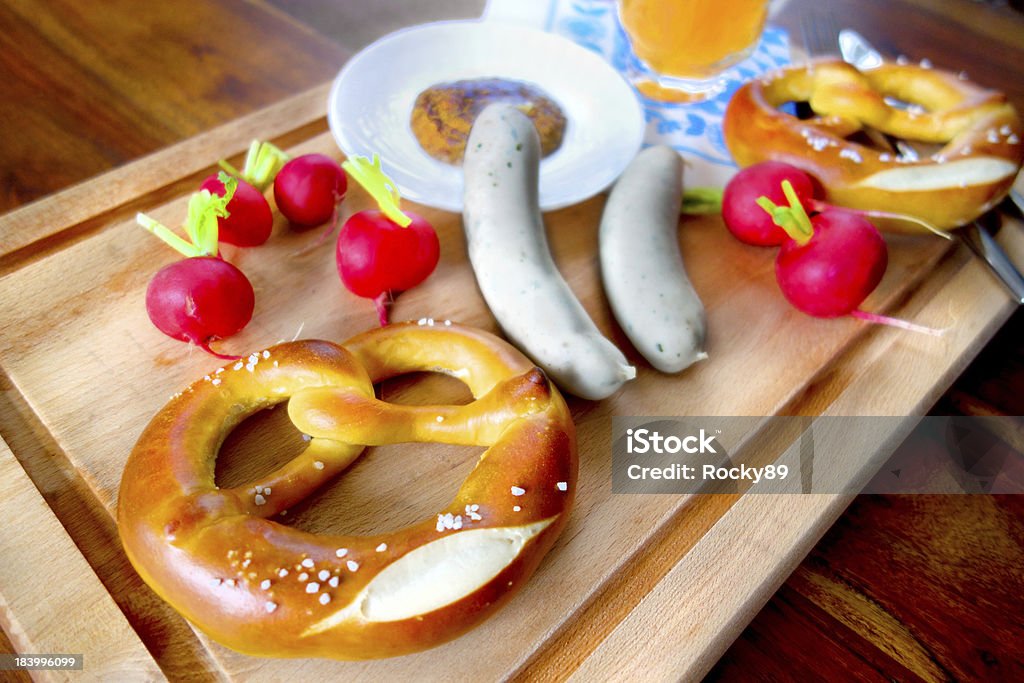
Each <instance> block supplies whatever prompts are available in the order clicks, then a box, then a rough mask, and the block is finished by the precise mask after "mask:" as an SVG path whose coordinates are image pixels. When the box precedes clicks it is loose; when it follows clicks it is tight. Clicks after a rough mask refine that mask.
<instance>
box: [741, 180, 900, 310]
mask: <svg viewBox="0 0 1024 683" xmlns="http://www.w3.org/2000/svg"><path fill="white" fill-rule="evenodd" d="M780 189H781V190H782V193H783V194H784V195H785V198H786V199H787V200H788V201H789V206H788V207H780V206H778V205H776V204H775V202H773V201H772V200H771V199H770V198H769V197H761V198H759V199H757V201H756V205H757V206H759V207H761V208H762V209H763V213H765V215H766V216H768V218H769V220H771V221H772V222H773V225H776V226H778V227H779V229H780V230H782V231H783V233H784V234H785V235H786V236H787V240H786V242H785V243H783V245H782V248H781V249H780V250H779V254H778V256H777V257H776V259H775V277H776V279H777V280H778V282H779V287H780V288H781V289H782V293H783V295H784V296H785V297H786V299H788V300H789V302H790V303H791V304H793V305H794V306H795V307H796V308H798V309H800V310H801V311H803V312H804V313H807V314H808V315H813V316H815V317H818V318H835V317H838V316H841V315H849V314H850V313H852V312H853V311H854V310H855V309H856V308H857V307H858V306H860V305H861V303H862V302H863V301H864V299H866V298H867V297H868V295H869V294H870V293H871V292H873V291H874V289H875V287H877V286H878V283H879V282H881V280H882V276H883V275H884V274H885V268H886V266H887V265H888V262H889V257H888V252H887V251H886V247H885V240H883V239H882V236H881V235H880V234H879V232H878V230H877V229H876V228H875V226H873V225H872V224H871V223H870V222H869V221H868V220H867V219H866V218H864V217H863V216H860V215H858V214H856V213H854V212H852V211H846V210H844V209H836V208H828V209H826V210H824V211H822V212H820V213H817V214H815V215H814V217H813V218H811V217H809V216H808V215H807V212H806V211H805V210H804V208H803V205H802V204H801V202H800V196H799V194H798V193H797V191H796V189H795V188H794V187H793V184H792V183H790V182H789V180H783V181H782V184H781V187H780Z"/></svg>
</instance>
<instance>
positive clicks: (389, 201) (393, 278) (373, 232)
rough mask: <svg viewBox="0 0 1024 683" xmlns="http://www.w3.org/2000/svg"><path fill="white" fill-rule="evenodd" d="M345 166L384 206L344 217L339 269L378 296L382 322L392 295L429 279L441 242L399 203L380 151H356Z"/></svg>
mask: <svg viewBox="0 0 1024 683" xmlns="http://www.w3.org/2000/svg"><path fill="white" fill-rule="evenodd" d="M344 167H345V170H346V171H348V172H349V174H351V175H352V178H353V179H354V180H356V182H358V183H359V184H360V185H362V186H363V187H364V188H365V189H366V190H367V191H368V192H369V193H370V195H371V196H373V198H374V199H376V200H377V203H378V205H379V206H380V210H379V211H377V210H366V211H360V212H358V213H356V214H354V215H352V216H351V217H350V218H349V219H348V220H347V221H345V225H344V226H342V228H341V233H340V234H339V235H338V246H337V251H336V257H337V262H338V274H339V275H340V276H341V281H342V283H343V284H344V285H345V287H347V288H348V290H349V291H350V292H352V293H353V294H355V295H356V296H361V297H364V298H367V299H373V302H374V305H375V306H376V308H377V316H378V318H379V320H380V324H381V325H387V324H388V312H387V301H388V299H389V297H391V296H393V295H394V294H397V293H398V292H402V291H405V290H407V289H411V288H413V287H415V286H416V285H418V284H420V283H421V282H423V280H425V279H427V277H428V276H429V275H430V274H431V273H432V272H434V268H436V267H437V261H438V259H439V258H440V254H441V246H440V243H439V242H438V239H437V233H436V232H434V228H433V227H431V225H430V223H428V222H427V221H425V220H424V219H423V218H421V217H419V216H417V215H416V214H414V213H412V212H404V213H403V212H402V211H401V210H400V209H399V208H398V203H399V201H400V200H401V197H400V195H399V194H398V191H397V190H396V189H395V186H394V183H393V182H392V181H391V179H390V178H388V177H387V176H386V175H384V172H383V171H382V170H381V168H380V159H379V158H378V157H377V156H376V155H374V157H373V161H372V162H371V161H369V160H368V159H366V158H364V157H358V156H354V157H351V158H350V159H348V160H347V161H345V163H344Z"/></svg>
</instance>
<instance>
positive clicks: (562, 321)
mask: <svg viewBox="0 0 1024 683" xmlns="http://www.w3.org/2000/svg"><path fill="white" fill-rule="evenodd" d="M462 166H463V171H464V173H465V181H464V182H465V190H464V197H463V227H464V228H465V231H466V242H467V246H468V249H469V260H470V263H471V264H472V265H473V272H474V273H475V274H476V280H477V284H478V285H479V286H480V292H481V293H482V294H483V297H484V299H485V300H486V301H487V305H488V306H489V307H490V309H491V312H492V313H493V314H494V317H495V318H496V319H497V321H498V324H500V325H501V327H502V329H503V330H504V332H505V334H506V336H507V337H508V338H509V340H510V341H512V343H513V344H515V345H516V346H518V347H519V348H520V349H521V350H522V351H523V352H524V353H525V354H526V355H528V356H529V357H530V358H532V359H533V362H535V363H537V365H539V366H540V367H541V368H543V369H544V371H545V372H547V373H548V375H549V376H550V377H551V379H552V380H553V381H554V382H555V383H556V384H557V385H558V386H559V387H561V388H562V389H564V390H566V391H567V392H569V393H571V394H575V395H576V396H579V397H581V398H586V399H591V400H598V399H602V398H605V397H607V396H610V395H611V394H613V393H614V392H615V391H616V390H617V389H618V388H619V387H621V386H622V384H623V383H624V382H625V381H627V380H629V379H632V378H633V377H635V376H636V369H635V368H633V367H632V366H631V365H629V362H628V361H627V360H626V358H625V356H623V355H622V352H621V351H619V349H618V348H617V347H616V346H615V345H614V344H612V343H611V342H610V341H608V340H607V339H606V338H605V337H604V336H602V335H601V333H600V332H599V331H598V329H597V327H596V326H595V325H594V322H593V321H592V320H591V319H590V317H589V316H588V315H587V312H586V311H585V310H584V308H583V306H582V305H581V304H580V302H579V301H578V300H577V299H576V297H575V296H574V295H573V293H572V290H571V289H569V285H568V284H566V282H565V280H564V279H563V278H562V276H561V274H560V273H559V272H558V269H557V268H556V266H555V262H554V259H552V257H551V252H550V250H549V248H548V243H547V237H546V235H545V232H544V222H543V220H542V218H541V214H540V207H539V203H538V200H537V193H538V189H537V182H538V174H539V168H540V141H539V138H538V135H537V131H536V129H535V128H534V125H533V123H532V122H531V121H530V119H529V118H527V117H526V115H525V114H523V113H522V112H521V111H519V110H518V109H515V108H514V107H510V106H508V105H503V104H492V105H490V106H488V107H487V108H485V109H484V110H483V111H482V112H481V113H480V115H479V116H478V117H477V119H476V121H475V122H474V124H473V129H472V130H471V131H470V134H469V141H468V142H467V144H466V156H465V159H464V160H463V164H462Z"/></svg>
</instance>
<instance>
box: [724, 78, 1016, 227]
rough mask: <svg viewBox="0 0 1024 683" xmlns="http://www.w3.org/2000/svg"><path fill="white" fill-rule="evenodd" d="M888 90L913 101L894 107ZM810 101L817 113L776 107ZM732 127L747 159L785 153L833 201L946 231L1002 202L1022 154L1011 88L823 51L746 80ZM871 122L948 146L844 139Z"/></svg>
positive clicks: (731, 113) (729, 135)
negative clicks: (912, 148)
mask: <svg viewBox="0 0 1024 683" xmlns="http://www.w3.org/2000/svg"><path fill="white" fill-rule="evenodd" d="M887 97H894V98H897V99H899V100H903V101H905V102H909V103H911V104H912V106H911V107H910V108H908V109H902V108H896V107H892V106H890V105H889V104H888V103H887V102H886V98H887ZM803 101H805V102H808V103H809V104H810V106H811V108H812V109H813V110H814V112H815V114H816V116H815V117H814V118H811V119H808V120H800V119H798V118H796V117H795V116H792V115H790V114H787V113H785V112H783V111H780V109H779V107H780V106H781V105H783V104H785V103H786V102H803ZM723 127H724V133H725V142H726V145H727V147H728V148H729V151H730V152H731V153H732V155H733V158H734V159H735V160H736V162H737V163H738V164H739V165H740V166H750V165H752V164H755V163H757V162H760V161H766V160H769V159H771V160H777V161H784V162H787V163H790V164H793V165H795V166H798V167H799V168H802V169H803V170H805V171H806V172H808V173H809V174H810V175H812V176H813V177H814V178H815V179H816V180H817V181H818V182H819V183H820V185H821V187H822V189H823V190H824V192H825V200H826V201H828V202H830V203H832V204H836V205H839V206H845V207H849V208H854V209H864V210H871V211H885V212H895V213H903V214H909V215H911V216H915V217H917V218H919V219H922V220H925V221H927V222H929V223H931V224H932V225H934V226H935V227H939V228H954V227H958V226H960V225H964V224H965V223H967V222H969V221H971V220H972V219H974V218H976V217H977V216H979V215H980V214H982V213H984V212H985V211H987V210H988V209H989V208H991V207H992V206H994V205H995V204H996V203H998V202H999V201H1000V200H1001V199H1002V198H1003V197H1004V196H1005V195H1006V193H1007V192H1008V191H1009V189H1010V187H1011V185H1012V184H1013V181H1014V178H1015V177H1016V175H1017V172H1018V171H1019V170H1020V166H1021V160H1022V158H1024V144H1022V142H1021V138H1022V137H1024V134H1022V126H1021V122H1020V119H1019V118H1018V116H1017V113H1016V111H1015V110H1014V108H1013V107H1012V106H1011V105H1010V104H1009V103H1008V102H1007V101H1006V96H1005V95H1003V94H1002V93H999V92H996V91H992V90H986V89H983V88H981V87H979V86H977V85H975V84H973V83H971V82H969V81H967V80H965V79H964V78H962V77H960V76H957V75H955V74H952V73H949V72H945V71H941V70H938V69H930V68H923V67H921V66H918V65H912V64H892V63H887V64H883V65H882V66H880V67H878V68H876V69H872V70H870V71H865V72H860V71H858V70H857V69H856V68H854V67H853V66H851V65H849V64H846V63H845V62H842V61H839V60H833V59H824V60H818V61H815V62H813V63H811V64H810V65H809V66H805V67H794V68H789V69H784V70H781V71H778V72H776V73H774V74H771V75H769V76H767V77H765V78H763V79H760V80H755V81H751V82H749V83H746V84H744V85H743V86H742V87H740V89H739V90H737V92H736V93H735V95H734V96H733V98H732V99H731V100H730V102H729V106H728V108H727V110H726V113H725V119H724V121H723ZM864 128H873V129H875V130H878V131H882V132H883V133H886V134H889V135H891V136H894V137H897V138H902V139H905V140H908V141H916V142H920V143H929V144H935V145H942V148H941V149H939V150H938V151H937V152H935V153H934V154H932V155H930V156H925V157H922V158H921V159H920V160H918V161H909V160H907V159H904V158H902V157H900V156H898V155H896V154H893V153H891V152H886V151H883V150H878V149H874V148H873V147H869V146H866V145H861V144H858V143H856V142H852V141H850V140H847V139H845V138H846V137H847V136H850V135H852V134H854V133H856V132H858V131H860V130H862V129H864ZM885 227H887V228H890V229H905V230H913V229H914V228H912V227H910V226H909V224H907V223H903V222H900V223H885Z"/></svg>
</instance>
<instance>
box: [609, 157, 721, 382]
mask: <svg viewBox="0 0 1024 683" xmlns="http://www.w3.org/2000/svg"><path fill="white" fill-rule="evenodd" d="M682 193H683V160H682V158H681V157H680V156H679V154H678V153H677V152H676V151H675V150H673V149H671V148H670V147H664V146H659V147H650V148H648V149H645V150H644V151H642V152H640V154H638V155H637V156H636V158H635V159H634V160H633V161H632V162H630V165H629V166H628V167H626V170H625V171H623V173H622V175H621V176H620V177H619V179H618V180H617V181H616V183H615V187H614V188H612V192H611V195H610V196H609V198H608V203H607V204H605V208H604V214H603V215H602V216H601V233H600V245H601V247H600V250H601V277H602V279H603V280H604V289H605V293H606V294H607V295H608V301H609V303H610V304H611V307H612V312H613V313H614V314H615V319H616V320H618V321H619V325H621V326H622V329H623V331H624V332H625V333H626V336H628V337H629V339H630V341H632V342H633V346H635V347H636V350H637V351H639V352H640V354H641V355H642V356H643V357H644V358H646V359H647V360H648V361H649V362H650V364H651V365H653V366H654V367H655V368H657V369H658V370H661V371H662V372H679V371H680V370H682V369H684V368H686V367H689V366H690V365H691V364H693V363H695V362H696V361H699V360H702V359H704V358H707V354H706V353H705V352H704V336H705V319H704V306H703V304H702V303H701V301H700V299H699V298H698V297H697V294H696V292H694V290H693V286H692V285H691V284H690V280H689V279H688V278H687V276H686V270H685V268H684V267H683V256H682V254H681V253H680V251H679V238H678V236H677V234H676V231H677V228H678V226H679V207H680V202H681V201H682Z"/></svg>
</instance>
